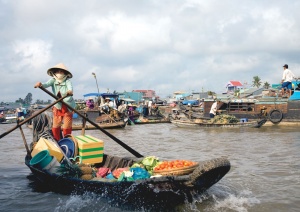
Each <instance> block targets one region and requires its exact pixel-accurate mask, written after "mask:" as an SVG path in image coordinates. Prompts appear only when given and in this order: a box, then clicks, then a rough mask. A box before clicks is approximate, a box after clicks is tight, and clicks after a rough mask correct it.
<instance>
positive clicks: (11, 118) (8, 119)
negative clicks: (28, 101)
mask: <svg viewBox="0 0 300 212" xmlns="http://www.w3.org/2000/svg"><path fill="white" fill-rule="evenodd" d="M17 119H18V117H17V115H16V114H9V113H7V114H5V115H4V117H3V121H2V122H1V124H12V123H16V122H17Z"/></svg>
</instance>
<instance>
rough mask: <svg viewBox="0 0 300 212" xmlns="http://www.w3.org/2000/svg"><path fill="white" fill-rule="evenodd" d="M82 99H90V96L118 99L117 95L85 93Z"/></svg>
mask: <svg viewBox="0 0 300 212" xmlns="http://www.w3.org/2000/svg"><path fill="white" fill-rule="evenodd" d="M83 96H84V97H90V96H102V97H104V98H105V97H113V98H116V97H119V95H118V94H113V93H87V94H84V95H83Z"/></svg>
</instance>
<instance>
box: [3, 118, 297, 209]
mask: <svg viewBox="0 0 300 212" xmlns="http://www.w3.org/2000/svg"><path fill="white" fill-rule="evenodd" d="M13 126H14V125H13V124H6V125H5V124H2V125H0V134H2V133H4V132H6V131H7V130H9V129H11V128H12V127H13ZM22 129H23V131H24V134H25V137H26V139H27V142H28V143H30V142H31V140H32V131H31V129H29V128H27V127H26V126H25V125H24V126H23V127H22ZM108 131H109V132H110V133H112V134H113V135H114V136H115V137H117V138H119V139H120V140H122V141H123V142H125V143H126V144H127V145H129V146H130V147H131V148H133V149H135V150H136V151H137V152H139V153H141V154H142V155H144V156H152V155H154V156H157V157H159V158H161V159H189V160H195V161H201V160H206V159H212V158H215V157H221V156H227V157H228V158H229V160H230V162H231V170H230V171H229V173H228V174H227V175H225V177H224V178H223V179H222V180H221V181H219V182H218V183H217V184H215V185H214V186H212V187H211V188H210V189H209V190H208V191H207V192H206V193H204V194H203V195H201V196H199V197H197V198H196V199H195V200H194V202H193V203H186V204H183V205H180V206H177V207H176V208H175V207H174V208H170V211H249V212H250V211H255V212H260V211H264V212H265V211H272V212H273V211H300V154H299V152H300V134H299V127H298V126H295V127H293V126H280V125H274V126H263V127H262V128H259V129H256V128H242V129H233V128H232V129H231V128H224V129H221V128H199V129H188V128H178V127H176V126H174V125H172V124H148V125H134V126H126V127H125V128H124V129H114V130H108ZM80 133H81V132H80V131H74V132H73V134H75V135H78V134H80ZM86 134H89V135H93V136H95V137H98V138H101V139H102V140H104V141H105V152H106V153H107V154H114V155H119V156H132V155H131V154H130V153H129V152H127V150H124V149H123V148H122V147H121V146H120V145H118V144H117V143H116V142H114V141H113V140H111V139H110V138H108V137H106V136H105V135H104V134H103V133H102V132H100V131H97V130H89V131H86ZM0 147H1V148H0V149H1V154H0V161H1V164H0V179H1V180H0V211H126V209H123V208H122V206H120V205H119V206H118V205H111V204H110V203H109V201H108V200H107V199H103V198H101V196H97V195H92V194H85V195H62V194H57V193H53V192H51V191H48V190H45V189H43V188H39V187H38V185H37V184H36V183H35V182H34V181H32V179H31V175H30V170H29V169H28V168H27V167H26V165H25V164H24V156H25V154H26V150H25V148H24V144H23V140H22V138H21V134H20V130H19V129H17V130H15V131H13V132H12V133H10V134H8V135H6V136H5V137H4V138H2V139H0ZM147 210H148V209H143V210H142V209H139V210H137V211H147ZM152 210H154V211H158V210H159V209H157V210H156V209H155V206H154V209H153V208H152ZM127 211H128V210H127Z"/></svg>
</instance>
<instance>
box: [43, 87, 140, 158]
mask: <svg viewBox="0 0 300 212" xmlns="http://www.w3.org/2000/svg"><path fill="white" fill-rule="evenodd" d="M39 88H40V89H41V90H43V91H44V92H46V93H47V94H49V95H50V96H52V97H53V98H54V99H58V97H57V96H55V95H54V94H53V93H51V92H50V91H48V90H47V89H45V88H44V87H42V86H40V87H39ZM62 103H63V104H65V105H66V106H67V107H68V108H69V109H70V110H72V111H74V112H75V113H77V114H78V115H79V116H80V117H81V118H83V119H85V120H87V121H88V122H90V123H91V124H92V125H93V126H94V127H96V128H97V129H99V130H101V131H102V132H103V133H104V134H105V135H107V136H108V137H110V138H111V139H113V140H114V141H116V142H117V143H118V144H120V145H121V146H122V147H123V148H124V149H126V150H127V151H129V152H130V153H131V154H133V155H134V156H135V157H137V158H142V157H144V156H143V155H141V154H140V153H138V152H137V151H135V150H134V149H132V148H131V147H130V146H128V145H127V144H125V143H124V142H122V141H121V140H119V139H118V138H116V137H115V136H113V135H112V134H110V133H109V132H107V131H106V130H104V129H103V128H102V127H100V126H99V125H98V124H96V123H94V122H93V121H91V120H90V119H89V118H87V117H85V116H84V115H82V114H81V113H80V112H78V111H77V110H76V109H74V108H72V107H71V106H69V105H68V104H66V103H65V102H63V101H62Z"/></svg>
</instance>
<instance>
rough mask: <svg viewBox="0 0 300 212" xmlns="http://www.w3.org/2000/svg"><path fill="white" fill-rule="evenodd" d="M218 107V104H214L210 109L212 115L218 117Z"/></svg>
mask: <svg viewBox="0 0 300 212" xmlns="http://www.w3.org/2000/svg"><path fill="white" fill-rule="evenodd" d="M217 106H218V102H214V103H213V104H212V106H211V108H210V111H209V113H212V114H214V115H216V113H217Z"/></svg>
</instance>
